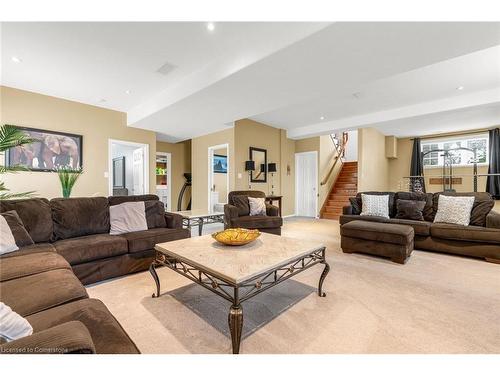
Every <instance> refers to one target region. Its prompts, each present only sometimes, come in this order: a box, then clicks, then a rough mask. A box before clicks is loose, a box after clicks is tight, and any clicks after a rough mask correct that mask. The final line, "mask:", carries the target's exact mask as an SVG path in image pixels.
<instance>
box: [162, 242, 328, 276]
mask: <svg viewBox="0 0 500 375" xmlns="http://www.w3.org/2000/svg"><path fill="white" fill-rule="evenodd" d="M323 247H324V245H323V244H321V243H316V242H313V241H304V240H297V239H295V238H288V237H282V236H276V235H273V234H268V233H261V235H260V237H259V238H257V239H256V240H255V241H253V242H251V243H249V244H247V245H243V246H225V245H222V244H219V243H218V242H217V241H215V240H214V239H213V238H212V236H210V235H206V236H200V237H191V238H186V239H183V240H178V241H171V242H165V243H160V244H157V245H156V246H155V248H156V250H158V251H161V252H163V253H164V254H166V255H170V256H172V257H174V258H176V259H178V260H181V261H185V262H186V263H188V264H191V265H193V266H196V267H199V268H201V269H205V270H207V271H209V272H210V273H212V274H214V275H215V276H218V277H220V278H221V279H224V280H227V281H230V282H232V283H236V284H239V283H242V282H245V281H247V280H249V279H251V278H252V277H254V276H257V275H260V274H262V273H265V272H267V271H270V270H273V269H275V268H277V267H279V266H282V265H286V264H289V263H290V262H292V261H294V260H296V259H300V258H301V257H303V256H304V255H307V254H310V253H312V252H313V251H316V250H320V249H322V248H323Z"/></svg>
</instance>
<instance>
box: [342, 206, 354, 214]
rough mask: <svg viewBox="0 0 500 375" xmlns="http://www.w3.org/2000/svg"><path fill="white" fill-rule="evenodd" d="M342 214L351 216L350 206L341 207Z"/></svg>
mask: <svg viewBox="0 0 500 375" xmlns="http://www.w3.org/2000/svg"><path fill="white" fill-rule="evenodd" d="M342 213H343V214H344V215H352V206H351V205H349V206H344V207H342Z"/></svg>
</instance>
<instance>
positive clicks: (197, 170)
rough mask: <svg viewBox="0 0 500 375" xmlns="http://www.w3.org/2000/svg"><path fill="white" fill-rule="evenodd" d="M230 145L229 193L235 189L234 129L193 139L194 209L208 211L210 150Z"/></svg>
mask: <svg viewBox="0 0 500 375" xmlns="http://www.w3.org/2000/svg"><path fill="white" fill-rule="evenodd" d="M225 143H227V144H228V145H229V155H228V159H229V191H232V190H235V189H234V171H235V163H234V150H235V144H234V128H231V129H227V130H222V131H219V132H216V133H212V134H208V135H204V136H201V137H196V138H193V139H192V141H191V172H192V174H193V186H192V197H193V202H192V208H193V209H203V210H207V209H208V170H209V169H208V148H209V147H211V146H217V145H221V144H225Z"/></svg>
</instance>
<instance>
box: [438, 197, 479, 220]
mask: <svg viewBox="0 0 500 375" xmlns="http://www.w3.org/2000/svg"><path fill="white" fill-rule="evenodd" d="M473 205H474V197H451V196H446V195H440V196H439V201H438V209H437V213H436V217H435V218H434V222H435V223H448V224H458V225H463V226H467V225H469V223H470V214H471V212H472V206H473Z"/></svg>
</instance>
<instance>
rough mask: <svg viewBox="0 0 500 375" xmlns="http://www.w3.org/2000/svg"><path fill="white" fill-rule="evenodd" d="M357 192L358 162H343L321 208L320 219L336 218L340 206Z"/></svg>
mask: <svg viewBox="0 0 500 375" xmlns="http://www.w3.org/2000/svg"><path fill="white" fill-rule="evenodd" d="M357 192H358V162H357V161H352V162H345V163H344V164H343V165H342V170H341V171H340V174H339V176H338V177H337V180H336V181H335V184H334V185H333V187H332V190H331V191H330V194H329V195H328V197H327V198H326V201H325V203H324V204H323V207H322V208H321V213H320V217H321V218H322V219H331V220H338V219H339V216H340V215H342V208H343V207H344V206H347V205H348V204H349V197H354V196H355V195H356V193H357Z"/></svg>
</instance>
